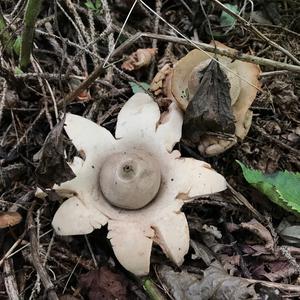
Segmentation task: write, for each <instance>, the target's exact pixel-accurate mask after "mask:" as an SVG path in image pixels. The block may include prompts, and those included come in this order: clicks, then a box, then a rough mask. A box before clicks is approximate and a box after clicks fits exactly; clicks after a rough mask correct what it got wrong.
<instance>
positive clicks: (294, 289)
mask: <svg viewBox="0 0 300 300" xmlns="http://www.w3.org/2000/svg"><path fill="white" fill-rule="evenodd" d="M244 280H246V281H248V282H249V283H260V284H261V285H264V286H267V287H270V288H274V289H280V290H284V291H288V292H295V293H300V286H299V285H295V284H286V283H278V282H268V281H264V280H256V279H248V278H244Z"/></svg>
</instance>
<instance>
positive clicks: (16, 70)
mask: <svg viewBox="0 0 300 300" xmlns="http://www.w3.org/2000/svg"><path fill="white" fill-rule="evenodd" d="M21 74H24V72H23V71H22V70H21V69H20V68H19V67H15V75H21Z"/></svg>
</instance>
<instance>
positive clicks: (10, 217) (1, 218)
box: [0, 211, 22, 229]
mask: <svg viewBox="0 0 300 300" xmlns="http://www.w3.org/2000/svg"><path fill="white" fill-rule="evenodd" d="M21 221H22V216H21V215H20V214H19V213H18V212H16V211H14V212H10V211H5V212H0V229H2V228H7V227H10V226H14V225H17V224H19V223H20V222H21Z"/></svg>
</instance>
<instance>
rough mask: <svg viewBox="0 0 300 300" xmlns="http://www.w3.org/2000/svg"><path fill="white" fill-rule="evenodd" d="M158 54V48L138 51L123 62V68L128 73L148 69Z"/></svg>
mask: <svg viewBox="0 0 300 300" xmlns="http://www.w3.org/2000/svg"><path fill="white" fill-rule="evenodd" d="M156 52H157V49H156V48H146V49H138V50H137V51H135V52H133V53H132V54H131V55H130V56H129V57H128V58H127V59H126V60H125V61H124V62H123V64H122V66H121V68H122V69H123V70H126V71H133V70H138V69H140V68H142V67H146V66H148V65H149V64H150V63H151V61H152V60H153V58H154V56H155V55H156Z"/></svg>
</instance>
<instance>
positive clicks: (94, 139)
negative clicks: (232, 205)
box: [52, 93, 226, 275]
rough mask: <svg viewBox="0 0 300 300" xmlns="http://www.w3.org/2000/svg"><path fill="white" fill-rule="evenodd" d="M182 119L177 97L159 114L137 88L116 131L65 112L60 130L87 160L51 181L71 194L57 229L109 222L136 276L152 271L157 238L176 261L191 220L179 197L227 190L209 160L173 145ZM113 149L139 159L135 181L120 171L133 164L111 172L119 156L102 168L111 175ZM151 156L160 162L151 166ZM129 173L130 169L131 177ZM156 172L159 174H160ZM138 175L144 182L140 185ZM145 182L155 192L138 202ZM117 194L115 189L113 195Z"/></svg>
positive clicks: (72, 230) (83, 229)
mask: <svg viewBox="0 0 300 300" xmlns="http://www.w3.org/2000/svg"><path fill="white" fill-rule="evenodd" d="M182 121H183V118H182V114H181V112H180V110H179V109H178V107H177V106H176V104H175V103H172V104H171V105H170V107H169V111H168V112H167V113H166V114H163V115H161V114H160V111H159V107H158V105H157V104H156V103H155V102H154V101H153V99H152V98H151V97H150V96H148V95H147V94H143V93H137V94H135V95H134V96H133V97H131V98H130V99H129V100H128V101H127V102H126V104H125V105H124V106H123V108H122V109H121V111H120V113H119V115H118V120H117V126H116V132H115V137H114V136H113V135H112V134H111V133H110V132H109V131H108V130H106V129H105V128H103V127H101V126H99V125H97V124H95V123H93V122H92V121H89V120H87V119H85V118H83V117H80V116H77V115H73V114H67V117H66V121H65V130H66V132H67V134H68V136H69V138H70V139H71V140H72V142H73V144H74V146H75V147H76V148H77V150H78V151H79V152H80V153H84V157H85V159H84V160H83V159H81V158H79V157H75V158H74V160H73V162H72V163H71V164H70V166H71V168H72V170H73V171H74V173H75V174H76V177H75V178H74V179H72V180H70V181H67V182H64V183H63V184H61V185H60V186H54V189H55V190H56V191H57V192H58V193H60V194H61V195H62V196H64V197H67V198H68V199H67V200H66V201H64V202H63V204H62V205H61V206H60V208H59V209H58V211H57V212H56V214H55V216H54V219H53V222H52V225H53V227H54V229H55V231H56V233H57V234H59V235H76V234H88V233H90V232H92V231H93V230H94V229H96V228H100V227H101V226H103V225H105V224H108V231H109V232H108V238H109V239H110V241H111V245H112V247H113V250H114V253H115V255H116V257H117V259H118V260H119V262H120V263H121V264H122V265H123V266H124V267H125V268H126V269H127V270H129V271H130V272H132V273H134V274H136V275H145V274H147V273H148V272H149V267H150V255H151V249H152V244H153V243H157V244H158V245H159V246H160V247H161V248H162V250H163V251H164V253H165V254H166V255H167V256H168V257H169V258H170V259H171V260H172V261H173V262H175V263H176V264H177V265H181V264H182V263H183V259H184V255H185V254H186V253H187V251H188V248H189V229H188V224H187V220H186V217H185V215H184V213H182V212H181V207H182V205H183V204H184V201H187V200H190V199H192V198H194V197H197V196H201V195H207V194H210V193H215V192H219V191H222V190H224V189H225V188H226V181H225V179H224V178H223V176H222V175H220V174H218V173H217V172H216V171H214V170H213V169H212V168H211V167H210V165H209V164H207V163H205V162H203V161H199V160H195V159H192V158H183V157H181V155H180V152H179V151H177V150H174V151H173V147H174V145H175V144H176V143H177V142H178V141H179V140H180V138H181V127H182ZM141 153H142V154H145V155H140V156H139V157H142V158H141V159H142V160H143V157H145V156H147V159H146V160H145V161H146V163H145V164H143V163H140V162H139V161H138V160H136V156H135V155H136V154H137V155H138V154H141ZM114 155H115V156H117V157H118V159H119V156H120V157H124V156H123V155H125V156H126V155H129V156H130V157H131V158H132V157H134V158H133V159H132V160H130V161H134V163H136V161H137V166H138V167H137V168H136V167H135V166H136V165H135V164H133V166H134V167H133V170H134V172H135V171H136V170H138V171H136V173H134V174H135V175H134V176H136V177H135V178H134V180H135V181H134V182H128V183H126V182H125V184H124V180H123V179H124V178H123V177H122V176H123V175H124V174H123V173H122V172H125V173H126V174H127V173H128V172H129V171H130V172H131V171H132V168H131V167H132V165H130V166H129V168H128V166H126V168H125V169H122V170H123V171H122V172H121V175H120V174H119V173H118V172H117V171H116V170H117V168H118V162H119V161H118V162H117V164H116V165H114V166H112V168H109V167H108V168H107V167H106V168H107V170H108V171H106V172H108V174H107V173H105V168H104V167H103V166H104V165H105V164H106V165H107V162H109V160H110V159H112V157H114ZM151 159H153V164H156V165H157V167H150V166H151V165H152V161H151ZM121 160H122V159H121ZM125 165H126V164H125ZM140 165H141V166H142V167H141V168H140ZM143 168H144V169H143ZM157 168H158V171H157ZM140 170H142V171H140ZM149 170H150V171H151V172H152V170H154V171H153V172H154V175H153V174H152V177H151V176H150V177H147V176H149V174H148V173H149V172H150V171H149ZM144 171H145V172H144ZM147 172H148V173H147ZM151 172H150V173H151ZM155 172H156V173H155ZM157 172H159V174H160V175H158V173H157ZM103 173H104V175H103ZM116 174H117V175H116ZM136 174H138V175H136ZM155 174H156V175H155ZM119 175H120V176H121V177H120V176H119ZM116 176H117V177H116ZM118 176H119V177H118ZM126 176H127V177H128V174H127V175H126ZM134 176H131V175H130V176H129V177H130V180H131V178H132V177H134ZM157 176H160V178H159V180H157V179H156V178H157ZM109 177H110V178H111V180H108V181H107V183H105V185H106V184H107V185H108V186H106V188H105V189H104V190H106V191H105V192H104V193H103V191H102V189H103V184H104V179H103V178H106V179H107V178H109ZM127 177H126V178H125V179H126V180H127V179H128V178H127ZM115 178H117V179H115ZM140 179H141V180H144V182H142V183H140V181H139V180H140ZM114 180H118V183H119V182H121V183H122V184H123V185H122V186H121V188H115V187H114V186H113V184H112V183H114V182H115V181H114ZM147 180H148V181H147ZM157 182H158V185H157ZM143 184H144V185H145V186H147V185H151V184H153V186H155V187H154V189H155V188H156V189H157V191H155V192H154V193H153V194H152V195H151V196H150V197H148V198H149V199H150V200H149V199H148V200H147V201H148V202H147V201H146V202H145V203H142V204H141V202H143V198H144V197H145V194H147V193H148V192H147V191H146V188H145V189H139V188H141V185H142V186H143ZM109 185H111V188H110V186H109ZM127 186H128V187H129V188H127ZM122 189H123V190H122ZM135 189H136V190H135ZM150 190H151V189H150ZM124 191H125V192H124ZM151 191H152V190H151ZM116 193H119V194H118V195H117V196H118V197H117V196H116ZM104 195H105V196H104ZM153 195H154V196H153ZM113 197H115V198H116V199H117V202H113V204H112V201H110V199H108V198H113ZM122 197H123V198H122ZM123 200H124V201H125V202H126V201H127V200H128V201H129V202H128V203H129V207H130V209H124V208H122V207H118V206H119V204H120V205H121V206H122V203H123V202H122V201H123ZM120 201H121V202H120ZM126 205H127V204H126Z"/></svg>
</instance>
